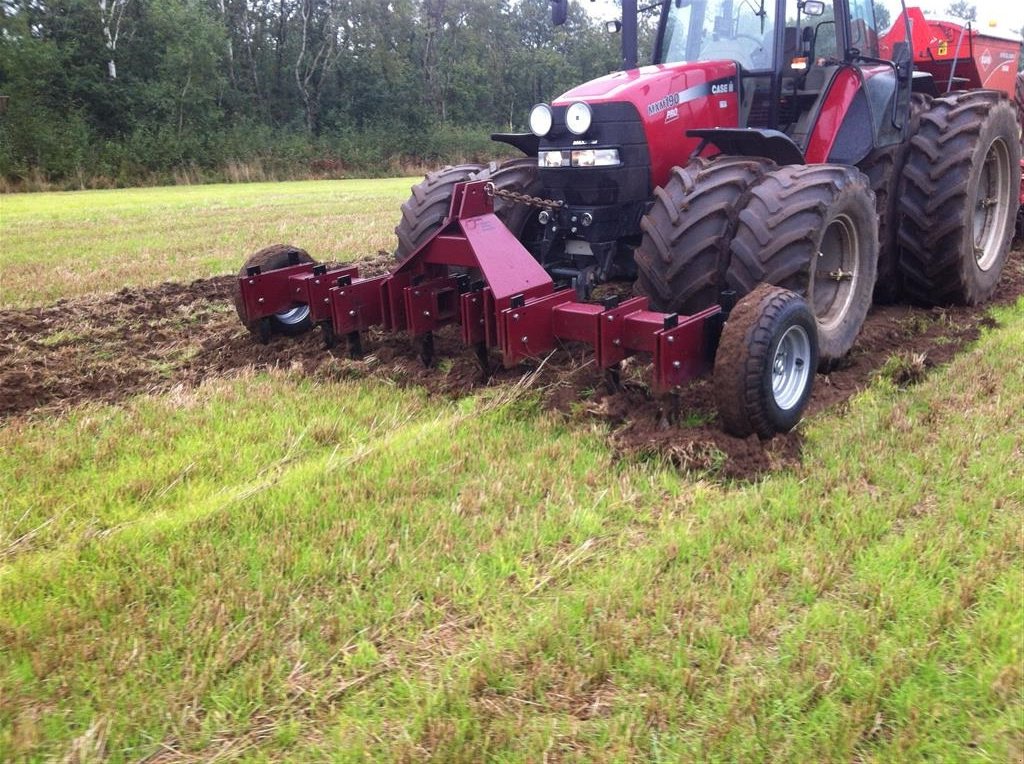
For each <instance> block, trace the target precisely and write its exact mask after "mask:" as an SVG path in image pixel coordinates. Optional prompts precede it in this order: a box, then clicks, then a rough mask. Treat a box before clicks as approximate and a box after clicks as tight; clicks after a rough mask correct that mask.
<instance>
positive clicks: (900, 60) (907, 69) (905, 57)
mask: <svg viewBox="0 0 1024 764" xmlns="http://www.w3.org/2000/svg"><path fill="white" fill-rule="evenodd" d="M892 62H893V63H894V64H895V65H896V76H897V77H899V78H900V80H902V81H904V82H905V81H906V80H908V79H909V78H910V74H911V71H912V69H911V66H910V44H909V43H908V42H907V41H906V40H900V41H899V42H897V43H895V44H893V46H892Z"/></svg>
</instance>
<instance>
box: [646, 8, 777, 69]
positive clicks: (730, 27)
mask: <svg viewBox="0 0 1024 764" xmlns="http://www.w3.org/2000/svg"><path fill="white" fill-rule="evenodd" d="M667 6H668V16H667V17H666V19H665V30H664V35H665V36H664V38H663V41H662V45H661V55H660V57H659V61H658V63H662V64H666V63H670V62H673V61H715V60H722V59H728V60H732V61H738V62H739V63H740V65H741V66H742V67H743V68H744V69H747V70H753V71H757V70H763V69H770V68H771V67H772V52H773V48H774V44H773V37H774V29H775V17H774V3H772V4H769V5H766V4H765V2H764V0H682V4H681V5H680V6H679V7H677V6H676V3H675V2H674V0H670V1H669V2H668V3H667Z"/></svg>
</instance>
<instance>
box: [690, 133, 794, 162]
mask: <svg viewBox="0 0 1024 764" xmlns="http://www.w3.org/2000/svg"><path fill="white" fill-rule="evenodd" d="M686 135H687V136H688V137H690V138H700V139H701V145H700V146H698V147H697V150H696V151H695V152H694V155H697V154H700V153H701V151H703V148H704V146H705V145H706V144H710V145H712V146H714V147H715V148H717V149H718V150H719V151H721V152H722V153H723V154H731V155H734V156H744V157H764V158H765V159H771V160H772V161H773V162H775V163H776V164H780V165H784V164H804V155H803V152H801V151H800V148H799V147H798V146H797V145H796V144H795V143H794V142H793V139H792V138H790V137H789V136H788V135H786V134H785V133H783V132H780V131H779V130H764V129H760V128H754V127H712V128H705V129H701V130H687V131H686Z"/></svg>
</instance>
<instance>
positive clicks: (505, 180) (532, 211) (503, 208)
mask: <svg viewBox="0 0 1024 764" xmlns="http://www.w3.org/2000/svg"><path fill="white" fill-rule="evenodd" d="M473 180H489V181H491V183H493V184H494V187H495V188H497V189H500V190H502V191H514V192H516V193H520V194H527V195H529V196H539V195H540V192H541V184H540V175H538V173H537V159H536V158H535V157H521V158H518V159H509V160H506V161H504V162H502V163H501V164H499V165H498V166H497V167H496V168H495V167H494V166H493V165H492V166H491V167H488V168H486V169H485V170H483V171H481V172H480V173H478V174H477V176H476V177H475V178H473ZM539 212H540V210H538V209H537V208H536V207H528V206H527V205H525V204H518V203H516V202H513V201H509V200H506V199H502V198H500V197H497V198H495V200H494V214H495V215H497V217H498V219H499V220H500V221H501V222H502V223H504V224H505V227H506V228H507V229H508V230H510V231H511V232H512V233H513V234H515V236H516V238H518V239H519V240H520V241H523V239H524V235H525V234H526V233H527V231H528V228H529V226H530V224H531V222H532V221H536V219H537V214H538V213H539ZM538 225H539V224H538ZM524 243H525V242H524Z"/></svg>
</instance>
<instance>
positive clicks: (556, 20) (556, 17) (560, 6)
mask: <svg viewBox="0 0 1024 764" xmlns="http://www.w3.org/2000/svg"><path fill="white" fill-rule="evenodd" d="M549 2H550V3H551V23H552V24H554V25H555V26H556V27H560V26H562V24H564V23H565V20H566V18H567V17H568V16H569V0H549Z"/></svg>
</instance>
